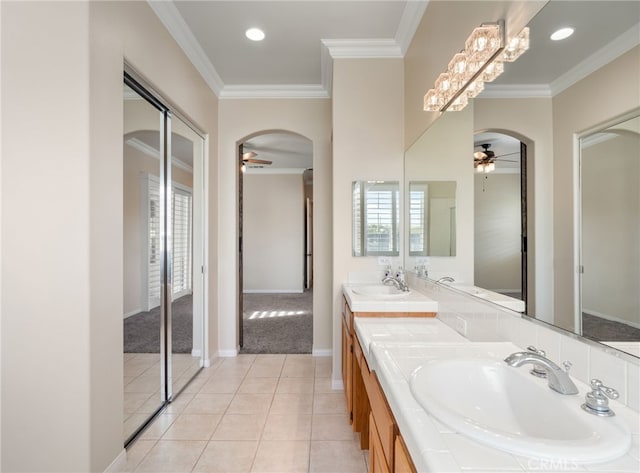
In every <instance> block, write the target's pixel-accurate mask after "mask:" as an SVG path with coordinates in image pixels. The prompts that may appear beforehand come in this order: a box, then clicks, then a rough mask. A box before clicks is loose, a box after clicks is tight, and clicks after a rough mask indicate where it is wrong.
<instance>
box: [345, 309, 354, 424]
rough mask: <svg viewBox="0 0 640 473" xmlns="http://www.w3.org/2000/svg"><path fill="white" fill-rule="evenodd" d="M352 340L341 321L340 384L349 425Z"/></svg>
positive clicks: (351, 407)
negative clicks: (345, 403) (345, 402)
mask: <svg viewBox="0 0 640 473" xmlns="http://www.w3.org/2000/svg"><path fill="white" fill-rule="evenodd" d="M352 369H353V340H352V338H351V333H350V332H349V330H348V328H347V325H346V323H345V321H344V320H343V321H342V383H343V384H344V394H345V397H346V398H347V412H348V413H349V423H350V424H351V423H352V422H353V374H352Z"/></svg>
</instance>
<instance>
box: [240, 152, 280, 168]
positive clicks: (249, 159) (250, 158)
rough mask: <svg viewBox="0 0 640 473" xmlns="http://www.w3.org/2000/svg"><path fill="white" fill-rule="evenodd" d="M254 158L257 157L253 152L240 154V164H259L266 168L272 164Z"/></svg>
mask: <svg viewBox="0 0 640 473" xmlns="http://www.w3.org/2000/svg"><path fill="white" fill-rule="evenodd" d="M256 156H258V154H257V153H255V152H253V151H247V152H246V153H242V164H243V165H246V164H259V165H262V166H268V165H269V164H272V163H273V161H269V160H266V159H256Z"/></svg>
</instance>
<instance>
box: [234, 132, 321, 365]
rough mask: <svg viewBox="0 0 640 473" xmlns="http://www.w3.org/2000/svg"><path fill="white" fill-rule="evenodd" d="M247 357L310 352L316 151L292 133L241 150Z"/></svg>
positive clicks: (242, 328) (242, 338)
mask: <svg viewBox="0 0 640 473" xmlns="http://www.w3.org/2000/svg"><path fill="white" fill-rule="evenodd" d="M238 164H239V169H240V172H239V173H238V176H239V182H238V209H239V212H238V232H239V245H238V249H239V254H238V268H239V274H238V308H239V310H238V333H239V345H240V349H241V353H311V350H312V343H313V311H312V310H313V264H312V261H313V257H312V255H313V239H312V235H313V146H312V142H311V140H309V139H307V138H306V137H304V136H301V135H298V134H295V133H291V132H288V131H269V132H262V133H258V134H254V135H251V136H250V137H248V138H246V139H244V140H242V141H241V143H240V145H239V146H238Z"/></svg>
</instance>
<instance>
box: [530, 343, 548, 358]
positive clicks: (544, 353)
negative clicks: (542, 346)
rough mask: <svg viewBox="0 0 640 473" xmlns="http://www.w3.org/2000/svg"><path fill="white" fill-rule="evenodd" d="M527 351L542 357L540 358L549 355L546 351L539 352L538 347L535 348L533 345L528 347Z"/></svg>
mask: <svg viewBox="0 0 640 473" xmlns="http://www.w3.org/2000/svg"><path fill="white" fill-rule="evenodd" d="M527 350H529V351H530V352H532V353H535V354H537V355H540V356H547V353H546V352H545V351H544V350H538V349H537V348H536V347H534V346H533V345H529V346H528V347H527Z"/></svg>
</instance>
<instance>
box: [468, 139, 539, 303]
mask: <svg viewBox="0 0 640 473" xmlns="http://www.w3.org/2000/svg"><path fill="white" fill-rule="evenodd" d="M474 151H475V153H474V167H475V171H476V172H475V176H474V179H475V190H474V192H475V194H474V228H475V230H474V234H475V235H474V281H475V282H474V284H475V285H476V286H479V287H483V288H485V289H489V290H491V291H494V292H498V293H501V294H504V295H507V296H510V297H513V298H515V299H519V300H522V301H524V309H525V310H524V312H525V313H526V312H527V302H528V299H529V294H528V290H527V288H528V278H527V273H528V265H527V256H528V251H527V145H526V144H525V143H523V142H522V141H520V140H519V139H517V138H514V137H512V136H509V135H506V134H503V133H496V132H483V133H477V134H476V135H475V136H474Z"/></svg>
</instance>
